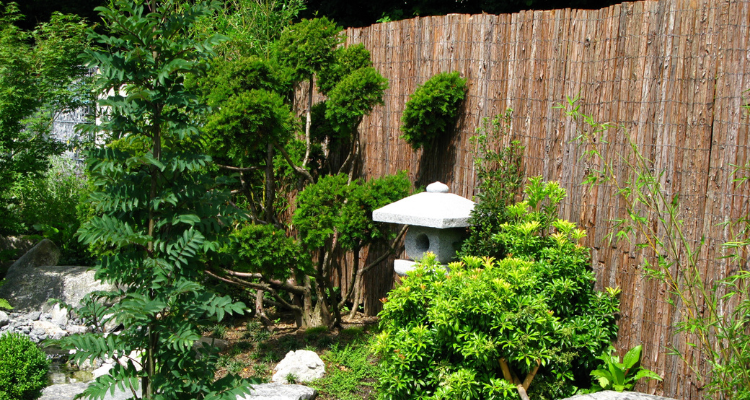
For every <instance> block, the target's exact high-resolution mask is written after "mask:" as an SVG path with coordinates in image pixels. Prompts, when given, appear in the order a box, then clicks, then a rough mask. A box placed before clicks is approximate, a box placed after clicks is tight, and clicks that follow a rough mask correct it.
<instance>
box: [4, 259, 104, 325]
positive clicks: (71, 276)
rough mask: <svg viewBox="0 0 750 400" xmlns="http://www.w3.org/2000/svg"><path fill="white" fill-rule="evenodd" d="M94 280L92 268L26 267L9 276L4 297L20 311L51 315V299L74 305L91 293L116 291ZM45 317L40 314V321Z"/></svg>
mask: <svg viewBox="0 0 750 400" xmlns="http://www.w3.org/2000/svg"><path fill="white" fill-rule="evenodd" d="M114 289H115V287H114V286H112V285H109V284H103V283H101V282H100V281H98V280H96V279H95V278H94V271H93V270H91V269H90V268H89V267H76V266H46V267H36V268H25V269H19V270H16V271H15V272H14V273H12V274H8V276H6V278H5V284H4V285H3V286H0V298H3V299H6V300H8V302H9V303H10V305H11V306H13V307H15V310H17V311H19V312H29V311H34V312H38V310H41V311H43V312H48V311H50V310H51V309H52V306H51V305H50V304H48V303H47V301H48V300H49V299H59V300H62V301H64V302H66V303H68V304H70V305H72V306H78V305H79V303H80V301H81V300H82V299H83V298H84V297H85V296H86V295H87V294H88V293H90V292H93V291H96V290H104V291H109V290H114ZM40 315H41V314H37V315H36V319H38V318H39V316H40Z"/></svg>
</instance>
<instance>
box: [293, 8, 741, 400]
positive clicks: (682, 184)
mask: <svg viewBox="0 0 750 400" xmlns="http://www.w3.org/2000/svg"><path fill="white" fill-rule="evenodd" d="M346 33H347V43H346V44H347V45H351V44H356V43H362V44H364V45H365V47H366V48H367V49H369V50H370V52H371V55H372V59H373V64H374V66H375V68H377V69H378V70H379V71H380V73H381V74H383V76H384V77H386V78H388V79H389V85H390V86H389V89H388V90H387V91H386V93H385V96H384V105H382V106H378V107H376V108H375V110H374V111H373V113H372V114H371V115H369V116H367V117H366V118H365V119H364V120H363V122H362V124H361V126H360V135H361V141H362V145H363V149H362V150H363V151H362V159H361V160H360V162H361V164H360V165H361V176H362V177H363V178H365V179H369V178H373V177H380V176H383V175H386V174H394V173H397V172H398V171H400V170H406V171H407V172H408V176H409V178H410V179H411V180H412V181H413V182H415V183H416V184H418V185H422V186H424V185H426V184H429V183H431V182H433V181H436V180H440V181H442V182H445V183H447V184H448V185H449V186H450V187H451V190H452V192H453V193H456V194H459V195H462V196H466V197H472V196H473V195H474V194H475V190H476V186H477V182H476V177H475V170H474V165H473V154H472V148H471V145H470V142H469V138H470V137H471V135H472V134H473V132H474V130H475V129H476V127H477V126H478V125H479V124H480V121H481V119H482V118H483V117H492V116H494V115H497V114H500V113H502V112H503V111H504V110H505V109H506V108H508V107H510V108H513V109H514V112H513V117H512V135H511V136H512V137H511V138H506V139H505V140H504V141H503V143H504V144H507V142H508V141H509V140H511V139H515V140H519V141H520V142H521V143H522V144H523V145H524V146H526V149H525V154H524V161H523V162H524V168H525V172H526V176H535V175H542V176H543V177H544V179H546V180H557V181H559V182H560V183H561V185H562V186H563V187H565V188H566V190H567V192H568V197H567V198H566V199H565V200H564V202H563V205H562V207H561V210H560V216H561V217H562V218H567V219H570V220H572V221H573V222H576V223H578V224H579V226H581V227H583V228H585V229H586V230H587V232H588V237H587V239H586V240H587V243H586V244H587V245H588V246H589V247H590V248H591V249H592V252H591V260H592V261H591V262H592V268H593V269H594V271H595V273H596V277H597V281H596V288H597V289H599V290H602V289H603V288H605V287H607V286H619V287H620V288H621V289H622V295H621V317H620V320H619V325H620V334H619V337H618V342H617V347H618V349H619V350H620V351H625V350H627V349H629V348H631V347H633V346H635V345H638V344H641V343H642V344H643V345H644V352H643V363H644V365H645V366H646V367H648V368H651V369H653V370H655V371H656V372H658V373H659V374H661V375H662V376H664V378H665V379H664V381H663V382H660V383H656V382H652V383H650V384H648V385H643V384H642V385H641V386H639V389H640V390H644V391H648V392H651V393H657V394H662V395H666V396H670V397H676V398H680V399H686V400H687V399H696V400H697V399H698V398H700V397H701V396H702V393H701V391H700V390H699V388H698V387H697V386H696V385H695V384H693V383H695V376H694V374H693V373H692V371H690V369H689V368H687V367H686V366H685V364H684V363H682V362H680V361H679V360H678V359H677V358H676V357H673V356H669V355H668V352H667V348H668V347H669V346H672V347H675V348H677V349H680V350H682V351H685V352H686V353H685V354H686V355H687V357H688V358H689V359H697V360H699V361H700V360H701V358H700V357H701V355H700V354H698V353H697V352H693V351H691V349H690V348H689V346H688V345H687V343H688V342H689V341H690V340H691V339H690V338H689V337H687V336H686V335H674V329H673V328H672V326H673V325H674V323H675V322H677V321H678V320H679V318H680V311H679V303H678V304H677V306H678V307H677V308H675V307H672V306H670V305H669V303H668V302H669V301H670V299H669V298H668V295H667V293H666V287H665V286H664V285H661V284H659V283H657V282H653V281H650V280H648V279H646V278H644V276H643V267H644V262H645V261H646V259H647V258H649V257H652V256H653V255H652V254H648V253H646V252H644V251H642V250H639V249H637V248H636V247H635V245H632V244H627V243H625V244H623V243H610V242H609V241H608V240H607V235H608V234H609V233H611V232H612V230H613V223H612V221H613V220H615V219H621V218H625V217H626V216H627V214H626V213H625V205H624V204H623V200H622V199H621V198H620V197H619V196H617V192H616V188H615V187H614V186H611V185H605V186H600V187H596V188H589V187H586V186H584V185H582V182H583V179H584V177H585V176H586V175H587V174H588V173H590V172H591V171H594V170H596V169H597V168H599V167H601V163H600V162H596V161H593V162H592V161H589V160H586V159H585V158H583V157H582V156H583V155H584V151H585V148H583V147H582V146H579V145H578V144H576V143H575V139H576V137H577V135H578V130H579V129H581V128H582V127H581V126H579V125H577V124H576V123H575V122H574V121H572V120H570V119H568V118H566V117H565V116H564V114H563V112H562V111H561V110H559V109H556V108H553V107H554V106H555V105H557V104H564V103H565V102H566V96H579V97H580V100H579V104H580V105H581V107H582V110H583V112H584V113H586V114H589V115H592V116H593V117H594V118H595V119H596V120H598V121H602V122H604V121H609V122H612V123H613V124H616V125H618V126H622V127H623V128H624V130H611V131H609V132H607V133H606V134H605V136H604V139H605V141H606V142H607V143H608V144H607V145H606V146H604V147H602V149H603V155H604V157H605V159H606V160H609V161H612V162H614V164H615V168H616V173H617V176H618V177H619V180H618V182H619V183H620V184H624V183H625V182H626V181H627V179H628V177H629V172H628V169H627V167H626V162H633V161H634V160H633V159H632V157H630V158H626V159H624V160H623V159H621V158H620V156H619V154H626V153H627V149H628V146H629V144H628V143H629V138H630V139H632V140H633V141H634V142H635V143H637V145H638V148H639V149H640V150H641V151H642V152H643V154H644V155H646V156H647V158H649V159H650V160H651V161H652V162H653V165H654V169H655V170H656V171H658V172H661V173H663V174H662V175H661V176H660V179H661V183H662V184H663V185H664V187H665V189H666V191H667V195H668V196H670V197H671V196H674V195H678V194H679V198H680V202H681V208H680V212H681V216H682V218H683V220H684V230H685V234H686V235H687V237H688V238H689V240H690V243H691V245H692V246H694V247H698V246H699V245H700V243H701V240H702V239H704V240H705V244H704V245H703V246H702V247H700V253H699V258H700V260H701V262H700V266H701V271H702V273H703V274H704V275H705V276H707V277H708V278H709V279H713V280H718V279H721V278H723V277H726V276H727V275H728V274H731V273H732V272H733V271H732V270H729V269H728V268H729V267H730V266H731V264H728V263H726V262H725V261H722V260H718V258H719V257H721V256H722V254H723V253H722V249H721V244H722V243H723V242H725V241H727V240H728V239H729V237H730V234H731V232H730V229H729V228H728V227H726V226H720V225H719V224H720V223H722V222H725V221H726V220H727V219H729V218H733V219H737V218H739V217H741V216H746V215H748V212H749V211H750V206H749V205H748V196H750V188H749V187H748V185H739V184H737V183H736V182H735V181H734V178H735V177H734V176H733V173H732V172H733V170H734V168H735V167H734V166H736V165H744V164H745V163H746V162H748V161H749V160H750V148H749V146H750V132H749V131H748V120H747V113H746V111H744V110H743V109H742V105H743V104H747V100H746V99H745V98H744V97H743V95H745V92H744V91H745V90H746V89H749V88H750V0H726V1H721V2H717V1H712V0H659V1H654V0H652V1H638V2H629V3H622V4H618V5H614V6H611V7H608V8H604V9H600V10H575V9H563V10H549V11H523V12H520V13H516V14H504V15H489V14H482V15H457V14H452V15H447V16H442V17H424V18H414V19H410V20H405V21H397V22H389V23H385V24H377V25H372V26H369V27H364V28H351V29H348V30H347V31H346ZM453 70H457V71H459V72H460V73H461V75H462V76H463V77H465V78H466V79H467V83H468V87H469V89H468V92H467V98H466V101H465V103H464V105H463V107H464V109H463V114H462V116H461V118H460V120H459V122H458V123H457V127H456V131H455V133H454V134H453V135H446V137H445V138H442V139H441V140H440V142H439V146H438V148H437V149H433V150H427V151H423V150H418V151H413V150H412V149H411V148H410V147H409V145H408V144H406V143H405V142H404V141H403V140H402V139H400V135H401V133H400V125H401V113H402V112H403V109H404V105H405V103H406V101H407V100H408V98H409V95H410V94H411V93H413V92H414V90H415V89H416V87H417V86H418V85H420V84H422V83H424V82H425V81H426V80H427V79H429V78H430V77H431V76H433V75H435V74H437V73H439V72H446V71H453ZM305 90H306V88H305V86H304V85H303V87H301V88H300V90H299V91H298V93H297V96H296V98H297V103H296V104H295V106H296V107H297V109H298V110H303V109H304V104H303V103H302V101H303V99H304V96H303V95H302V94H303V93H305V92H304V91H305ZM316 99H320V96H316ZM650 217H651V220H652V221H654V220H655V216H653V215H651V216H650ZM394 229H395V227H394ZM661 233H663V232H661ZM382 251H384V248H377V249H375V248H373V249H370V251H369V252H368V250H367V249H365V250H363V251H362V254H361V257H362V264H363V265H364V264H367V263H368V262H369V261H368V260H372V259H375V258H376V257H377V255H378V254H381V252H382ZM393 258H394V257H391V258H390V259H389V260H387V261H386V262H383V263H381V264H380V265H379V267H378V268H375V269H373V270H371V271H370V272H369V273H368V274H366V275H365V287H364V289H365V293H366V296H365V311H366V312H367V313H368V314H375V313H377V312H378V311H379V310H380V306H381V304H380V302H379V299H380V298H382V297H385V296H386V295H387V292H388V291H389V290H390V289H391V288H392V286H393V282H394V276H393V272H392V265H393V264H392V262H393ZM342 264H343V265H344V267H345V268H351V267H352V266H351V259H350V258H349V259H348V260H343V259H342ZM346 275H347V274H343V276H346ZM673 300H674V299H673ZM721 306H722V307H723V309H724V310H725V311H726V312H728V311H730V310H731V309H732V308H733V306H734V304H722V305H721ZM700 362H701V363H702V364H701V366H702V371H701V372H706V371H707V370H708V366H707V365H705V363H704V362H703V361H700ZM691 382H693V383H691Z"/></svg>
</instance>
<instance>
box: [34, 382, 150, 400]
mask: <svg viewBox="0 0 750 400" xmlns="http://www.w3.org/2000/svg"><path fill="white" fill-rule="evenodd" d="M88 385H89V384H88V383H80V382H78V383H66V384H60V385H51V386H47V387H46V388H44V389H43V390H42V397H40V398H39V399H38V400H73V398H74V397H75V396H76V395H78V394H81V393H83V391H84V390H86V387H88ZM137 392H138V395H139V396H140V393H141V391H140V390H138V391H137ZM131 397H133V393H132V392H130V391H129V390H128V391H122V390H120V389H116V390H115V394H114V395H113V394H111V393H110V392H107V395H106V396H104V400H126V399H129V398H131Z"/></svg>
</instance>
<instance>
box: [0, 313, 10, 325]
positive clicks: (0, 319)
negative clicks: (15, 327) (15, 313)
mask: <svg viewBox="0 0 750 400" xmlns="http://www.w3.org/2000/svg"><path fill="white" fill-rule="evenodd" d="M9 323H10V318H9V317H8V314H6V313H4V312H2V311H0V327H3V326H5V325H8V324H9Z"/></svg>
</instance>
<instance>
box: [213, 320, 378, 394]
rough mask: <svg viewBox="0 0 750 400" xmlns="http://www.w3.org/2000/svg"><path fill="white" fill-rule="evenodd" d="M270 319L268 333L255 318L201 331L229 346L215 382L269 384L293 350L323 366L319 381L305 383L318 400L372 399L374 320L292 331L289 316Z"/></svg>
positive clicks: (292, 325)
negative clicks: (237, 379) (311, 354)
mask: <svg viewBox="0 0 750 400" xmlns="http://www.w3.org/2000/svg"><path fill="white" fill-rule="evenodd" d="M269 317H271V318H274V319H276V325H275V326H274V331H273V333H271V332H269V331H267V330H266V329H265V328H264V327H263V325H262V323H261V322H260V320H259V319H257V318H237V319H235V320H233V321H229V322H228V323H227V324H226V325H218V326H215V327H212V329H210V330H209V331H207V332H206V334H207V335H210V336H212V337H216V338H221V339H223V340H226V341H227V342H228V343H229V346H228V347H227V348H226V350H224V351H222V353H221V355H220V358H219V362H218V363H217V366H218V369H217V371H216V378H217V379H220V378H223V377H224V376H226V375H228V374H229V373H233V374H236V375H239V376H241V377H243V378H247V379H250V380H252V381H253V382H255V383H262V382H270V381H271V377H272V376H273V373H274V371H273V368H274V366H275V365H276V364H278V363H279V361H281V360H282V359H283V358H284V356H285V355H286V354H287V353H288V352H290V351H295V350H301V349H304V350H311V351H315V352H316V353H317V354H318V355H320V357H321V359H322V360H323V362H324V363H325V364H326V375H325V377H323V378H322V379H319V380H317V381H314V382H310V383H305V385H307V386H310V387H313V388H315V389H316V390H318V397H317V398H318V399H321V400H359V399H362V400H367V399H375V398H376V392H375V389H374V385H375V380H376V376H377V363H378V360H377V358H376V357H375V356H373V355H372V354H371V353H370V342H371V340H372V338H373V336H374V335H375V333H376V332H377V327H376V325H375V322H376V321H377V318H374V317H362V316H359V317H358V318H356V319H355V320H354V321H353V322H350V323H346V324H345V326H344V328H343V329H341V330H336V331H329V330H327V329H325V328H313V329H308V330H300V329H297V327H296V325H295V322H294V317H293V315H292V314H279V315H275V314H273V313H271V314H269Z"/></svg>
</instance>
